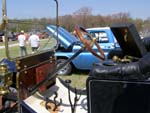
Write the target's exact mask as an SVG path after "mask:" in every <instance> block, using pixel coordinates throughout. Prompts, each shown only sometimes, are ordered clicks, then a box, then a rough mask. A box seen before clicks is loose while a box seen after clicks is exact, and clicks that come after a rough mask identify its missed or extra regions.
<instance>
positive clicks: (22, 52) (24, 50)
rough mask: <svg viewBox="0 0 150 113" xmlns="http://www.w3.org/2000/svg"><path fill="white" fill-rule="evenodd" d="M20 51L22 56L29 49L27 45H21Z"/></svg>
mask: <svg viewBox="0 0 150 113" xmlns="http://www.w3.org/2000/svg"><path fill="white" fill-rule="evenodd" d="M20 53H21V56H25V55H27V49H26V47H25V46H20Z"/></svg>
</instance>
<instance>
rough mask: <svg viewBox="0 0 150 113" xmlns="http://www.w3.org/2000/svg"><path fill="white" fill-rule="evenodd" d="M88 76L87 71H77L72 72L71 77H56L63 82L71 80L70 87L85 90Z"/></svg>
mask: <svg viewBox="0 0 150 113" xmlns="http://www.w3.org/2000/svg"><path fill="white" fill-rule="evenodd" d="M88 75H89V72H88V71H81V70H80V71H79V70H76V71H74V72H73V74H72V75H64V76H58V77H60V78H62V79H63V80H67V79H69V80H71V81H72V82H71V86H73V87H76V88H81V89H82V88H85V87H86V79H87V77H88Z"/></svg>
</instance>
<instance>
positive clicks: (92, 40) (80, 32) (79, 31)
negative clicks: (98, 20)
mask: <svg viewBox="0 0 150 113" xmlns="http://www.w3.org/2000/svg"><path fill="white" fill-rule="evenodd" d="M75 33H76V35H77V37H78V38H79V39H80V40H81V42H82V43H83V44H84V45H85V47H86V48H87V49H88V50H89V51H90V52H91V53H92V54H93V55H94V56H96V57H97V58H98V59H100V60H105V55H104V51H103V50H102V49H101V47H100V46H99V44H98V43H97V41H96V38H93V37H92V36H91V35H90V33H88V32H87V31H86V30H85V29H84V28H83V27H76V28H75ZM84 34H85V35H87V36H88V37H89V38H90V40H87V39H85V38H84ZM93 45H96V47H97V49H98V51H99V52H100V55H99V54H97V53H96V51H94V50H93V49H92V47H93Z"/></svg>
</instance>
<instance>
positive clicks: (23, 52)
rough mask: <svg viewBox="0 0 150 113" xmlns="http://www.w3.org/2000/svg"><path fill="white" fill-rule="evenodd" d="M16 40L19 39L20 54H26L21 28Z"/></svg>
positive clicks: (24, 38) (24, 37)
mask: <svg viewBox="0 0 150 113" xmlns="http://www.w3.org/2000/svg"><path fill="white" fill-rule="evenodd" d="M18 41H19V47H20V53H21V56H24V55H27V49H26V36H25V35H24V31H23V30H21V32H20V35H19V36H18Z"/></svg>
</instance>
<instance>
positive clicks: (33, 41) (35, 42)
mask: <svg viewBox="0 0 150 113" xmlns="http://www.w3.org/2000/svg"><path fill="white" fill-rule="evenodd" d="M28 41H29V43H30V45H31V48H32V53H34V52H36V51H37V49H38V48H39V46H40V39H39V36H38V35H36V34H32V35H31V36H30V37H29V40H28Z"/></svg>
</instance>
